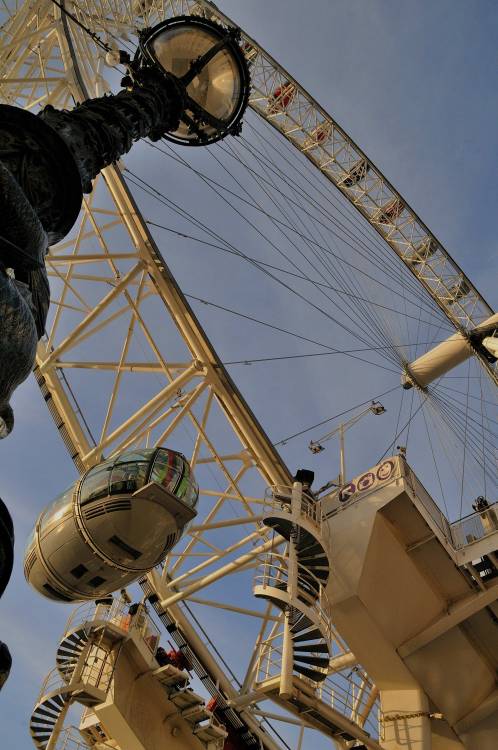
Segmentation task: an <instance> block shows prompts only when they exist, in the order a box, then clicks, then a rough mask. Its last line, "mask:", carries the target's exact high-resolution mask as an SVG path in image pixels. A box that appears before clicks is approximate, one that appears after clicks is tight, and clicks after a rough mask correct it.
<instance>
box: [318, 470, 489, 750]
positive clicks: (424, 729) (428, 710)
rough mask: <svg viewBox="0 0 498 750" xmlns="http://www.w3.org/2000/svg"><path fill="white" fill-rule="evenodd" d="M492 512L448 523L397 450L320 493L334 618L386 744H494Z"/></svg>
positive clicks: (476, 747)
mask: <svg viewBox="0 0 498 750" xmlns="http://www.w3.org/2000/svg"><path fill="white" fill-rule="evenodd" d="M496 508H497V506H496V505H494V506H493V505H492V506H489V507H488V508H486V509H485V510H484V511H482V512H480V513H476V514H473V515H472V516H469V517H467V518H466V519H463V520H461V521H459V522H457V523H455V524H450V523H449V522H448V520H447V519H446V518H445V516H444V515H443V514H442V513H441V511H440V510H439V508H438V507H437V505H436V504H435V503H434V501H433V500H432V498H431V497H430V495H429V494H428V493H427V491H426V490H425V488H424V487H423V486H422V484H421V483H420V481H419V480H418V479H417V477H416V476H415V474H414V472H413V471H412V470H411V468H410V467H409V465H408V464H407V463H406V461H405V460H404V458H403V457H401V456H395V457H391V458H389V459H387V460H385V461H383V462H382V463H381V464H379V465H378V466H375V467H373V468H372V469H370V470H369V471H367V472H365V473H364V474H363V475H361V476H359V477H356V478H355V479H354V480H353V481H352V482H351V483H350V484H349V485H348V486H347V487H346V488H343V490H342V491H340V492H335V493H334V494H332V495H331V496H330V497H328V498H327V499H325V500H324V501H323V513H324V517H325V519H326V521H327V525H328V532H329V537H330V542H329V544H330V548H329V556H330V563H331V567H330V577H329V580H328V584H327V597H328V600H329V602H330V606H331V614H332V616H333V620H334V624H335V626H336V628H337V630H338V631H339V633H340V634H341V636H342V637H343V638H344V639H345V640H346V641H347V643H348V645H349V647H350V648H351V651H352V652H354V654H355V656H356V657H357V659H358V661H359V662H360V663H361V664H362V665H363V666H364V667H365V669H366V671H367V673H368V674H369V676H370V678H371V679H372V680H373V681H374V683H375V684H376V686H377V687H378V688H379V690H380V700H381V709H382V711H381V724H382V728H381V736H380V738H379V742H380V744H381V745H382V747H384V748H386V750H402V749H403V750H404V749H405V748H410V750H464V748H465V750H495V749H496V748H497V747H498V689H497V684H496V675H497V670H498V604H497V602H496V600H497V598H498V581H496V580H495V578H496V577H497V576H498V559H497V554H496V552H495V551H496V550H498V523H497V518H498V516H497V515H496Z"/></svg>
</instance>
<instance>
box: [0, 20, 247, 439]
mask: <svg viewBox="0 0 498 750" xmlns="http://www.w3.org/2000/svg"><path fill="white" fill-rule="evenodd" d="M239 38H240V32H239V31H238V30H237V29H229V28H225V27H223V26H220V25H218V24H216V23H214V22H212V21H209V20H207V19H204V18H201V17H197V16H195V17H194V16H192V17H190V16H180V17H178V18H172V19H169V20H168V21H164V22H163V23H161V24H159V25H158V26H156V27H154V28H152V29H147V30H145V31H143V32H142V33H141V35H140V43H139V48H138V50H137V52H136V55H135V57H134V59H133V60H130V59H129V57H128V56H127V55H126V54H125V53H116V54H117V56H118V57H119V61H120V62H124V63H125V64H126V67H127V69H128V74H127V76H125V78H124V79H123V85H125V86H126V88H125V89H124V90H123V91H120V92H119V93H118V94H115V95H112V94H111V95H107V96H103V97H100V98H98V99H90V100H88V101H85V102H83V103H82V104H80V105H78V106H77V107H75V109H74V110H72V111H66V110H63V111H60V110H57V109H55V108H54V107H52V106H47V107H45V109H44V110H42V111H41V112H40V113H39V114H38V115H33V114H31V113H30V112H27V111H25V110H22V109H19V108H16V107H10V106H7V105H0V211H1V215H2V219H3V222H2V228H1V230H0V438H2V437H6V436H7V435H8V434H9V433H10V431H11V430H12V427H13V422H14V418H13V413H12V409H11V407H10V405H9V400H10V397H11V395H12V393H13V391H14V390H15V388H16V387H17V386H18V385H19V384H20V383H22V382H23V380H25V378H26V377H27V376H28V374H29V372H30V371H31V369H32V366H33V363H34V359H35V353H36V345H37V341H38V340H39V339H40V337H41V336H42V335H43V333H44V330H45V322H46V318H47V314H48V309H49V300H50V289H49V284H48V278H47V274H46V271H45V255H46V252H47V250H48V247H49V245H51V244H54V243H55V242H58V241H60V240H61V239H62V238H63V237H65V236H66V235H67V233H68V232H69V231H70V229H71V227H72V226H73V224H74V222H75V221H76V219H77V216H78V213H79V210H80V207H81V200H82V197H83V193H84V192H86V193H89V192H91V190H92V180H93V179H94V178H95V177H96V176H97V175H98V174H99V172H100V171H101V170H102V169H104V168H105V167H107V166H109V165H110V164H113V163H115V162H116V161H117V160H118V159H119V157H120V156H122V155H123V154H125V153H126V152H127V151H129V150H130V148H131V146H132V144H133V142H134V141H136V140H138V139H140V138H145V137H149V138H151V139H152V140H158V139H159V138H161V137H165V138H169V139H170V140H173V141H175V142H176V143H182V144H186V145H206V144H210V143H214V142H215V141H217V140H220V139H221V138H224V137H225V136H227V135H236V134H238V133H239V132H240V127H241V121H242V116H243V114H244V111H245V108H246V106H247V102H248V97H249V89H250V79H249V72H248V67H247V63H246V60H245V57H244V54H243V52H242V50H241V48H240V46H239Z"/></svg>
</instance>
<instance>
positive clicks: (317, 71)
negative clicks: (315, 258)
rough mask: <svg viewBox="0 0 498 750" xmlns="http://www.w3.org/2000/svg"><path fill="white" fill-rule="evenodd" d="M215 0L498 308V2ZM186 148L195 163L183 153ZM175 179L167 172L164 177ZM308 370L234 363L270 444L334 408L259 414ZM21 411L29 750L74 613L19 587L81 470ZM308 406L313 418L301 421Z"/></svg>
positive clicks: (215, 328)
mask: <svg viewBox="0 0 498 750" xmlns="http://www.w3.org/2000/svg"><path fill="white" fill-rule="evenodd" d="M219 5H220V8H221V9H222V10H223V11H224V12H226V13H227V15H229V16H230V17H232V19H233V20H235V21H237V22H238V23H239V24H240V25H241V27H242V28H244V29H245V30H246V31H247V32H248V33H249V34H250V35H251V36H253V37H254V38H255V39H257V40H258V42H259V43H260V44H261V46H262V47H264V48H266V49H267V50H268V51H269V52H270V53H271V54H272V56H273V57H275V58H276V59H277V60H278V61H279V62H280V63H281V64H282V65H283V66H284V67H285V68H287V69H288V70H289V71H290V73H291V74H292V75H294V76H295V78H296V79H297V80H298V81H299V82H300V83H301V84H302V85H303V86H304V87H305V88H306V89H307V90H308V91H309V92H310V93H311V94H312V95H313V96H314V97H315V98H316V99H317V100H318V101H319V102H320V103H321V104H322V105H323V107H324V108H325V109H326V110H327V111H328V112H330V114H331V115H332V116H333V117H334V118H335V119H336V120H337V121H338V123H339V124H340V125H341V126H342V127H343V128H344V129H345V130H346V132H347V133H349V135H350V136H351V137H352V138H353V139H354V140H355V141H356V142H357V143H358V144H359V146H360V147H361V148H362V149H363V150H364V151H365V152H366V153H367V154H368V155H369V157H370V158H371V159H372V160H373V161H374V163H375V164H377V165H378V167H379V168H380V169H381V171H382V172H383V173H384V174H385V175H386V176H387V178H388V179H389V180H390V181H391V182H392V183H393V184H394V185H395V186H396V188H397V189H398V190H399V192H400V193H401V194H402V195H403V196H404V197H405V198H406V200H407V201H408V203H409V204H410V205H411V206H412V208H413V209H414V210H415V211H416V212H417V213H418V214H419V216H420V217H421V218H422V220H423V221H424V222H425V223H426V224H427V225H428V226H429V227H430V228H431V230H432V231H433V233H434V234H435V235H436V236H437V237H438V238H439V239H440V240H441V241H442V242H443V244H444V246H445V247H446V249H447V250H448V251H449V252H450V254H451V255H452V256H453V257H454V258H455V260H456V261H457V262H458V263H459V264H460V265H461V266H462V267H463V269H464V270H465V271H466V272H467V274H468V275H469V276H470V278H471V279H472V281H473V282H474V284H475V285H476V286H477V288H478V289H479V290H480V291H481V293H482V294H483V295H484V297H485V298H486V299H487V301H488V302H489V303H490V304H491V305H492V306H496V279H497V267H498V261H497V257H498V256H497V252H496V235H497V232H496V197H497V190H496V179H495V172H496V164H497V156H498V154H497V151H498V134H497V131H496V121H497V115H498V100H497V96H496V82H495V76H496V23H497V20H498V9H497V7H496V4H495V3H494V2H487V1H486V0H478V1H477V2H474V3H467V2H464V1H463V0H451V1H450V0H445V1H443V0H432V1H430V2H429V1H419V2H416V3H415V2H412V3H407V2H405V3H399V2H394V0H382V1H378V2H377V1H375V0H362V1H359V0H347V1H346V0H342V1H335V2H330V1H326V0H315V2H314V3H308V4H303V3H296V2H285V1H284V0H272V2H271V3H268V2H260V1H259V0H255V1H253V2H251V3H247V2H242V0H240V1H235V0H232V1H230V2H220V3H219ZM183 156H184V157H185V158H187V159H189V158H191V157H190V156H189V153H188V152H183ZM192 158H193V159H194V158H195V159H199V158H200V157H198V156H195V157H192ZM152 162H153V159H152V158H151V151H150V150H149V149H147V148H145V147H143V146H135V150H134V152H133V154H132V155H131V156H130V161H129V163H130V164H131V165H132V166H133V168H135V165H140V166H141V167H142V169H143V171H144V172H146V171H147V173H149V170H150V174H151V182H152V181H153V177H154V176H155V174H154V172H153V169H152V167H153V164H152ZM167 177H168V175H167V172H163V175H162V179H167ZM158 179H161V175H159V178H158ZM150 211H151V212H152V211H153V208H152V206H151V207H150ZM220 220H223V217H221V218H220ZM171 252H172V254H173V256H174V257H173V258H172V265H173V267H174V269H175V273H178V276H179V279H180V283H181V285H182V288H184V289H185V290H186V291H190V292H193V293H195V292H196V291H198V287H199V288H200V287H201V286H202V284H201V281H203V280H204V277H202V278H201V275H199V276H198V277H196V276H195V273H193V272H192V267H191V266H188V265H184V266H183V267H182V266H181V262H182V259H181V257H177V256H175V254H174V253H175V251H174V249H172V250H171ZM242 273H244V271H242ZM248 278H249V276H248ZM251 278H252V277H251ZM210 281H211V280H210ZM204 283H205V282H204ZM213 284H216V280H213ZM254 284H257V281H254ZM187 287H188V288H187ZM215 292H216V293H218V292H220V290H219V289H218V288H217V287H215V288H214V289H213V288H206V289H205V296H206V297H207V298H208V299H212V298H214V297H213V295H214V293H215ZM220 293H221V292H220ZM224 299H226V298H224ZM266 299H267V298H265V295H264V294H261V295H260V296H259V297H258V289H257V288H254V287H253V288H251V289H248V291H247V296H246V297H243V298H241V299H240V304H239V307H244V303H247V307H249V304H250V302H256V303H257V310H258V314H259V316H260V317H262V318H268V317H271V315H272V314H273V313H274V312H275V308H274V307H272V306H271V305H270V304H269V303H268V302H267V301H265V300H266ZM278 305H280V307H281V308H282V309H281V310H280V312H281V313H282V315H283V316H284V317H285V315H286V312H287V311H286V310H285V301H284V300H283V299H281V300H278ZM278 305H277V306H278ZM195 309H196V310H197V308H195ZM205 314H206V318H202V319H203V322H204V323H205V324H206V326H207V329H208V332H209V333H210V335H213V338H214V339H215V343H216V345H217V346H218V345H220V346H222V345H223V341H222V339H223V336H224V328H223V327H224V326H225V321H224V319H222V317H220V314H217V313H214V312H213V313H205ZM289 314H290V313H289ZM227 335H229V336H234V333H233V331H232V329H230V328H227ZM218 339H219V340H220V344H218ZM231 343H233V347H235V346H236V343H235V342H231ZM263 343H264V346H265V347H267V348H268V347H270V346H271V340H270V339H264V340H263V339H260V338H259V335H257V336H255V338H254V340H251V341H248V343H247V349H248V350H250V352H249V353H250V355H252V356H258V354H259V353H260V351H261V346H260V344H263ZM233 347H232V349H230V350H231V351H232V350H234V349H233ZM229 348H230V347H229V346H228V345H227V347H226V349H227V351H228V350H229ZM281 351H282V353H286V352H292V351H295V347H294V345H293V343H292V341H289V342H287V343H282V344H281ZM307 368H308V369H307V370H302V371H299V377H297V376H296V381H292V378H291V380H290V381H289V384H288V385H283V384H282V380H283V370H278V369H271V370H268V371H259V372H256V370H255V367H254V368H252V369H251V368H247V369H244V370H243V371H242V370H237V371H231V374H232V375H233V377H234V378H235V379H236V382H237V383H240V386H241V388H242V391H243V393H244V395H245V396H246V398H247V400H248V402H249V404H250V405H251V406H252V407H253V408H254V409H255V411H256V413H257V415H258V417H259V418H260V420H261V421H262V423H263V426H264V427H265V429H266V430H267V432H268V433H269V434H270V436H271V437H272V438H273V439H275V440H277V439H279V438H280V437H283V434H282V433H281V430H282V429H283V427H284V425H285V426H287V424H288V427H289V429H288V432H287V433H286V434H289V433H290V432H293V431H294V428H295V429H296V430H298V429H299V428H301V427H303V426H305V425H306V424H310V423H312V422H313V417H314V416H315V415H316V416H317V419H316V421H318V419H319V418H320V416H319V414H320V413H321V412H322V413H323V417H326V416H329V415H330V414H331V413H334V412H333V407H332V406H329V405H328V404H324V403H323V401H320V400H319V399H315V400H314V401H313V403H312V404H311V405H310V404H309V405H306V406H305V407H304V408H302V409H300V410H298V411H296V412H295V414H294V412H292V414H293V416H292V418H291V419H290V422H288V423H285V420H284V421H280V420H279V418H278V415H275V416H273V415H272V417H271V419H265V414H266V413H267V406H266V404H267V401H268V400H269V399H271V397H272V393H273V391H278V390H281V389H284V392H285V394H287V397H288V399H289V402H290V401H291V400H292V398H293V395H292V394H293V391H295V390H296V389H297V388H298V387H299V379H300V378H301V377H304V376H305V375H306V377H308V378H311V377H312V369H313V365H312V364H311V363H310V364H308V365H307ZM333 372H334V371H333V368H331V374H332V375H333ZM253 373H254V374H253ZM261 373H264V374H263V375H262V374H261ZM303 373H305V375H303ZM372 377H374V376H372ZM261 378H264V379H265V380H264V384H265V385H264V388H265V389H266V390H265V393H263V382H262V380H261ZM332 381H333V378H332ZM327 387H330V381H329V382H327V379H326V376H325V374H324V375H323V380H322V381H321V383H320V388H321V389H322V390H321V391H320V393H322V394H323V393H325V391H326V388H327ZM341 387H342V386H341ZM374 392H379V391H375V388H373V389H372V390H370V386H369V387H368V388H367V389H366V390H360V388H359V386H358V383H354V384H353V385H351V386H350V388H349V390H348V389H347V388H346V390H345V391H344V394H343V398H344V399H345V400H346V401H347V405H348V406H349V405H350V404H353V403H356V402H357V401H360V400H362V399H363V398H367V397H368V396H369V395H370V394H373V393H374ZM89 398H90V399H91V393H90V394H89ZM296 399H297V395H296ZM13 406H14V409H15V413H16V420H17V424H16V428H15V432H14V433H13V434H12V436H11V437H10V438H9V439H8V440H6V441H4V442H2V444H1V445H0V467H1V474H0V495H1V496H2V498H3V499H4V500H5V501H6V502H7V504H8V506H9V508H10V509H11V512H12V515H13V517H14V522H15V529H16V539H17V543H16V563H15V571H14V575H13V578H12V581H11V583H10V586H9V588H8V590H7V593H6V594H5V595H4V597H3V599H2V601H1V602H0V638H1V639H2V640H4V641H6V642H7V643H8V644H9V647H10V648H11V651H12V653H13V657H14V668H13V672H12V675H11V678H10V680H9V682H8V683H7V685H6V686H5V688H4V690H3V691H2V694H1V696H0V726H1V729H2V747H5V748H6V750H11V749H12V750H14V749H15V750H28V748H31V747H32V743H31V740H30V738H29V735H28V733H27V721H28V716H29V714H30V711H31V709H32V706H33V703H34V700H35V697H36V694H37V692H38V689H39V686H40V684H41V682H42V679H43V677H44V676H45V674H46V673H47V672H48V671H49V670H50V669H52V668H53V666H54V653H55V645H56V640H57V638H58V636H59V634H60V633H61V632H62V630H63V625H64V622H65V620H66V618H67V617H68V615H69V612H70V608H69V607H66V606H62V605H61V606H59V605H55V604H51V603H48V602H45V601H44V600H42V599H41V598H40V597H39V596H38V595H36V594H35V593H34V592H32V591H31V590H30V589H29V588H28V586H27V585H26V584H25V582H24V578H23V575H22V556H23V548H24V541H25V539H26V537H27V535H28V533H29V531H30V530H31V527H32V525H33V523H34V520H35V518H36V516H37V514H38V513H39V512H40V510H41V509H42V508H43V507H44V506H45V504H46V503H47V502H49V501H50V500H51V499H52V498H53V497H55V496H56V495H57V494H58V493H59V492H60V491H61V490H62V489H63V488H64V487H66V486H67V485H68V484H69V483H70V482H71V481H73V479H74V477H75V473H74V468H73V466H72V464H71V462H70V460H69V458H68V457H67V455H66V452H65V450H64V449H63V446H62V443H61V441H60V440H59V436H58V433H57V431H56V429H55V427H54V425H53V423H52V421H51V418H50V417H49V415H48V412H47V410H46V408H45V405H44V404H43V402H42V399H41V397H40V394H39V391H38V389H37V388H36V386H35V384H34V380H33V379H32V378H30V380H29V381H28V382H27V383H26V384H24V386H23V387H22V388H21V389H20V390H19V391H18V393H17V394H16V396H15V398H14V402H13ZM308 409H309V410H311V411H313V415H310V418H309V419H308V420H306V415H307V411H308ZM304 445H305V444H303V443H301V444H298V445H297V446H296V447H294V446H290V447H289V448H288V450H287V453H286V454H285V456H286V460H288V462H289V465H291V466H293V467H294V466H296V465H298V463H299V462H300V461H301V455H302V452H303V448H304ZM307 460H308V459H307ZM325 476H326V474H325V473H324V477H325ZM329 478H330V476H329ZM250 598H251V597H250V594H249V593H248V596H247V601H246V602H245V606H251V603H250ZM227 638H228V635H227ZM222 645H223V644H222ZM232 645H233V644H232V643H230V642H229V641H228V640H227V642H226V649H227V651H229V652H231V651H233V649H232Z"/></svg>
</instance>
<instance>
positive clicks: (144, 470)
mask: <svg viewBox="0 0 498 750" xmlns="http://www.w3.org/2000/svg"><path fill="white" fill-rule="evenodd" d="M148 469H149V464H148V463H145V461H134V462H130V463H126V464H123V463H119V464H116V465H115V466H114V467H113V469H112V474H111V483H110V488H109V489H110V494H111V495H119V494H122V493H123V494H132V493H133V492H136V491H137V490H139V489H140V487H143V486H144V484H145V483H146V481H147V474H148Z"/></svg>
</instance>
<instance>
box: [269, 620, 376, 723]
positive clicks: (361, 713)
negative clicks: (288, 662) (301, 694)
mask: <svg viewBox="0 0 498 750" xmlns="http://www.w3.org/2000/svg"><path fill="white" fill-rule="evenodd" d="M282 652H283V631H282V630H281V629H280V630H279V631H278V632H277V633H275V634H273V635H272V636H270V638H268V639H266V640H265V641H264V643H263V644H262V645H261V647H260V653H259V659H258V662H257V665H256V682H257V683H264V682H266V681H267V680H270V679H272V678H274V677H279V676H280V673H281V668H282ZM336 655H337V654H336ZM295 676H297V677H298V678H299V680H300V681H301V682H304V683H305V684H306V685H307V686H308V687H309V689H310V690H311V691H312V692H313V693H314V695H315V696H316V697H317V698H318V699H319V700H320V701H322V702H323V703H324V704H325V705H326V706H328V707H330V708H332V709H334V710H335V711H338V713H340V714H341V715H342V716H345V717H346V718H347V719H349V720H350V721H353V722H354V723H355V724H358V725H360V726H362V727H363V728H364V729H365V731H367V732H368V733H369V734H370V735H371V736H372V737H375V736H378V732H379V723H378V713H379V705H378V699H377V698H375V700H371V696H372V699H373V698H374V697H375V693H373V694H372V691H373V690H375V686H374V685H373V684H372V683H371V682H370V681H369V680H368V678H366V675H363V674H360V673H359V672H358V670H351V668H345V669H344V670H343V671H342V672H335V673H333V674H331V675H329V676H328V677H327V678H326V679H325V680H324V681H323V682H320V683H316V682H314V681H313V680H311V679H309V678H308V677H305V676H304V675H300V674H296V675H295ZM370 703H371V705H369V704H370Z"/></svg>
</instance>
